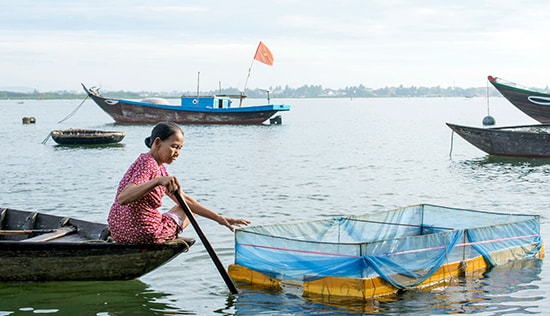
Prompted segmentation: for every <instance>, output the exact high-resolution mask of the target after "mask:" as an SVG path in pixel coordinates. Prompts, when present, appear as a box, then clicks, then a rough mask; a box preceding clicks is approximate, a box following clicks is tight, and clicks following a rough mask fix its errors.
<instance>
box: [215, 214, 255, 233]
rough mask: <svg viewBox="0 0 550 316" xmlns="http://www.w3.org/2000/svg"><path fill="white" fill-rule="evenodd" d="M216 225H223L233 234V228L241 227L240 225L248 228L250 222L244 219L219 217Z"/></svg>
mask: <svg viewBox="0 0 550 316" xmlns="http://www.w3.org/2000/svg"><path fill="white" fill-rule="evenodd" d="M218 223H219V224H220V225H224V226H225V227H227V228H229V229H230V230H231V231H232V232H234V231H235V228H234V227H233V226H237V227H241V226H242V225H245V226H248V225H250V224H251V223H252V222H251V221H249V220H246V219H244V218H231V217H225V216H221V215H220V216H219V218H218Z"/></svg>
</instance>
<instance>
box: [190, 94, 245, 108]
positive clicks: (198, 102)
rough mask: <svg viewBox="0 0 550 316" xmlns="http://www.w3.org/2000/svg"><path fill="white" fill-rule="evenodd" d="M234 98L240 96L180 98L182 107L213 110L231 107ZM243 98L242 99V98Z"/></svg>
mask: <svg viewBox="0 0 550 316" xmlns="http://www.w3.org/2000/svg"><path fill="white" fill-rule="evenodd" d="M234 98H240V96H228V95H215V96H199V97H197V96H194V97H189V96H182V97H181V106H182V107H195V108H213V109H227V108H230V107H231V103H232V102H233V100H231V99H234ZM243 98H244V97H243Z"/></svg>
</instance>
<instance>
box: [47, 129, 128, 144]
mask: <svg viewBox="0 0 550 316" xmlns="http://www.w3.org/2000/svg"><path fill="white" fill-rule="evenodd" d="M50 136H51V137H52V138H53V140H54V141H55V142H56V143H58V144H60V145H102V144H115V143H118V142H120V141H121V140H122V139H123V138H124V136H126V133H125V132H118V131H102V130H92V129H65V130H54V131H52V132H51V133H50Z"/></svg>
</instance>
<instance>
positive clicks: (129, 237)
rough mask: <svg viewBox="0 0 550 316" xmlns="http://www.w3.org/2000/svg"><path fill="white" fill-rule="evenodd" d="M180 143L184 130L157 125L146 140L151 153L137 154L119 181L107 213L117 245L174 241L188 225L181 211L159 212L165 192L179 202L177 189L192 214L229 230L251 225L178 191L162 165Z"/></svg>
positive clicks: (177, 208) (171, 159)
mask: <svg viewBox="0 0 550 316" xmlns="http://www.w3.org/2000/svg"><path fill="white" fill-rule="evenodd" d="M183 141H184V136H183V131H182V130H181V128H179V126H178V125H176V124H174V123H171V122H162V123H158V124H157V125H155V127H154V128H153V130H152V131H151V136H149V137H147V138H146V139H145V145H146V146H147V147H148V148H150V150H149V152H148V153H142V154H140V155H139V157H138V158H137V159H136V160H135V161H134V163H133V164H132V165H131V166H130V168H129V169H128V170H127V171H126V173H125V174H124V177H123V178H122V180H120V183H119V186H118V190H117V194H116V197H115V201H114V203H113V205H112V207H111V211H110V212H109V218H108V223H109V230H110V231H111V235H112V237H113V239H114V240H115V241H116V242H125V243H133V244H146V243H162V242H164V241H167V240H172V239H174V238H176V237H177V236H178V234H179V233H180V232H182V230H183V229H184V228H185V227H187V226H188V225H189V219H188V218H187V216H185V213H184V212H183V209H182V208H181V206H179V205H176V206H174V207H172V209H170V211H168V212H166V213H164V214H161V213H160V212H159V210H158V209H159V208H160V206H161V205H162V198H163V197H164V194H166V193H167V194H168V196H170V197H171V198H172V200H174V201H175V202H176V204H177V203H178V201H177V200H176V198H175V197H174V196H173V193H174V192H175V191H176V190H178V192H179V194H180V196H181V197H182V198H183V199H184V200H185V201H186V202H187V205H188V206H189V208H190V209H191V211H192V212H193V213H195V214H198V215H201V216H204V217H206V218H210V219H212V220H214V221H216V222H218V223H219V224H220V225H224V226H226V227H228V228H229V229H230V230H231V231H234V228H233V226H234V225H235V226H241V225H248V224H250V222H249V221H248V220H245V219H240V218H230V217H225V216H221V215H219V214H217V213H216V212H213V211H211V210H209V209H208V208H206V207H205V206H203V205H202V204H200V203H199V202H197V200H195V199H194V198H192V197H190V196H188V195H186V194H185V193H183V192H182V191H181V187H180V184H179V182H178V179H177V178H176V177H172V176H170V175H169V174H168V172H167V171H166V167H165V166H164V164H170V163H172V162H174V161H175V160H176V159H177V158H178V156H179V153H180V150H181V148H182V146H183Z"/></svg>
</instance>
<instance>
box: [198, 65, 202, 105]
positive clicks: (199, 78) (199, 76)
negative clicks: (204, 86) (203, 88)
mask: <svg viewBox="0 0 550 316" xmlns="http://www.w3.org/2000/svg"><path fill="white" fill-rule="evenodd" d="M200 81H201V72H200V71H199V72H198V73H197V105H199V102H200V101H199V100H200V99H199V91H200V90H199V87H200Z"/></svg>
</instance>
